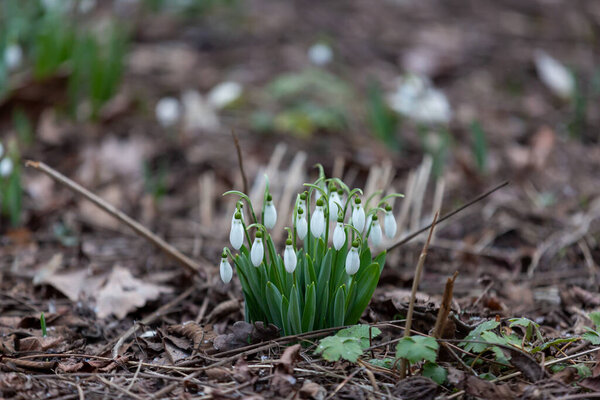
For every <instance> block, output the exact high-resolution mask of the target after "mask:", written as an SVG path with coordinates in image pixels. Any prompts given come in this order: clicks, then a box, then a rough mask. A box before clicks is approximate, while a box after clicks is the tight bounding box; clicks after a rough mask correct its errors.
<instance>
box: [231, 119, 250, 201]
mask: <svg viewBox="0 0 600 400" xmlns="http://www.w3.org/2000/svg"><path fill="white" fill-rule="evenodd" d="M231 136H233V144H234V145H235V150H236V151H237V156H238V163H239V166H240V174H241V175H242V184H243V185H244V186H243V187H244V193H246V194H248V178H246V171H245V170H244V159H243V158H242V148H241V147H240V140H239V138H238V135H237V133H235V131H234V130H233V129H232V130H231Z"/></svg>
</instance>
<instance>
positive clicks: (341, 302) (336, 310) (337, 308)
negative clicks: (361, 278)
mask: <svg viewBox="0 0 600 400" xmlns="http://www.w3.org/2000/svg"><path fill="white" fill-rule="evenodd" d="M345 315H346V285H342V286H340V287H339V288H338V289H337V291H336V292H335V300H334V301H333V326H343V325H344V317H345Z"/></svg>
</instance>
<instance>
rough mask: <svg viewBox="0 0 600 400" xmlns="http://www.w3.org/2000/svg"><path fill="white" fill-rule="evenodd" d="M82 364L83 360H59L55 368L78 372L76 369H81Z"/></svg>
mask: <svg viewBox="0 0 600 400" xmlns="http://www.w3.org/2000/svg"><path fill="white" fill-rule="evenodd" d="M84 365H85V364H84V363H83V361H77V362H75V361H73V360H67V361H64V362H59V363H58V366H57V367H56V368H57V369H58V370H60V371H62V372H65V373H69V372H78V371H80V370H82V369H83V367H84Z"/></svg>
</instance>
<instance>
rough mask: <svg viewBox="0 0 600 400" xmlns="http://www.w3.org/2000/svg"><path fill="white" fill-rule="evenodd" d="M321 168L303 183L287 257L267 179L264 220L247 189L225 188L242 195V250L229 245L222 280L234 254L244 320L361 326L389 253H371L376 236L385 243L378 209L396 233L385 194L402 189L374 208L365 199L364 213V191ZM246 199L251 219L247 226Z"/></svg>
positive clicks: (235, 221) (237, 233)
mask: <svg viewBox="0 0 600 400" xmlns="http://www.w3.org/2000/svg"><path fill="white" fill-rule="evenodd" d="M320 172H321V173H320V177H319V179H317V181H316V182H314V183H312V184H310V183H307V184H305V186H306V188H307V190H306V191H305V192H303V193H300V194H299V195H298V196H297V199H296V203H295V206H294V210H293V214H292V226H291V227H288V228H286V230H287V231H288V238H287V240H286V242H285V247H284V249H283V252H282V254H281V255H280V254H278V252H277V251H276V248H275V244H274V242H273V239H272V237H271V233H270V230H271V229H273V227H274V226H275V224H276V220H277V210H276V209H275V205H274V203H273V197H272V195H271V194H270V193H269V188H268V185H267V188H266V189H265V196H264V201H263V205H262V208H261V210H262V213H261V214H260V215H259V216H260V217H261V220H260V221H259V220H258V219H257V218H256V215H255V214H254V207H253V206H252V204H251V202H250V199H249V198H248V196H247V195H245V194H244V193H242V192H239V191H230V192H227V193H225V194H235V195H237V196H239V197H240V202H238V203H237V204H236V210H235V212H234V214H233V218H232V222H231V232H230V236H229V238H230V242H231V246H232V247H233V248H234V249H235V250H237V251H238V253H237V254H235V255H234V254H232V253H231V251H230V250H229V249H228V248H225V249H224V250H223V254H222V256H221V262H220V265H219V267H220V275H221V278H222V280H223V281H224V282H225V283H228V282H229V281H230V280H231V278H232V275H233V271H232V268H231V265H230V263H229V261H228V258H230V259H231V260H232V261H233V263H234V264H235V270H236V272H237V275H238V277H239V279H240V283H241V285H242V291H243V294H244V299H245V315H246V320H247V321H249V322H256V321H262V322H264V323H272V324H275V325H276V326H277V327H279V328H280V329H281V331H282V332H283V334H285V335H291V334H298V333H302V332H309V331H312V330H316V329H323V328H329V327H336V326H342V325H352V324H356V323H357V322H358V320H359V318H360V316H361V315H362V313H363V312H364V310H365V308H366V307H367V305H368V304H369V301H370V300H371V297H372V296H373V292H374V291H375V288H376V287H377V283H378V281H379V276H380V275H381V271H382V270H383V266H384V263H385V256H386V253H385V251H381V252H380V253H378V254H377V255H376V256H375V257H373V255H372V253H371V249H370V248H369V245H368V242H369V241H370V243H371V245H372V246H375V247H379V246H380V244H381V243H382V241H383V235H382V229H381V226H380V222H379V219H378V216H377V213H381V216H382V217H383V218H384V228H385V234H386V237H388V238H389V236H393V234H395V220H394V221H391V220H390V218H391V219H394V217H393V214H392V209H391V207H390V206H389V205H387V204H386V203H385V200H386V199H389V198H390V197H402V195H401V194H396V193H394V194H391V195H388V196H386V197H384V198H383V200H382V201H381V202H379V204H377V206H375V207H373V208H369V204H368V203H369V201H368V200H367V202H366V207H367V210H366V212H365V208H364V207H365V206H363V204H362V201H361V198H360V197H361V196H362V190H360V189H352V190H350V189H349V188H348V186H347V185H346V184H344V182H342V181H341V180H340V179H337V178H329V179H326V178H325V176H324V174H323V170H322V168H320ZM369 200H370V199H369ZM242 201H245V202H246V203H247V206H248V209H249V210H250V213H251V218H252V219H253V220H251V221H250V222H249V224H246V223H245V221H244V215H243V214H242V208H243V207H242ZM311 204H313V206H314V209H313V208H311ZM382 206H385V208H382ZM311 210H312V212H311ZM346 221H348V222H346ZM392 225H393V226H392ZM389 234H392V235H389ZM252 235H253V236H254V240H253V241H251V240H252V239H251V237H252ZM245 242H246V243H247V244H248V247H247V246H246V244H245Z"/></svg>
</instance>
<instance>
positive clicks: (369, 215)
mask: <svg viewBox="0 0 600 400" xmlns="http://www.w3.org/2000/svg"><path fill="white" fill-rule="evenodd" d="M316 193H319V192H318V191H317V192H316ZM315 197H317V200H316V202H315V208H314V210H313V212H312V213H311V216H310V233H311V234H312V236H313V237H314V238H323V239H326V237H327V236H328V232H329V225H330V222H331V223H332V224H333V227H334V228H333V234H332V235H331V237H330V240H331V242H332V244H333V248H334V249H335V250H336V251H339V250H341V249H342V247H343V246H344V245H345V244H346V243H349V244H350V249H349V251H348V252H347V254H346V262H345V267H346V272H347V273H348V275H354V274H355V273H356V272H357V271H358V270H359V268H360V256H359V247H360V241H361V240H367V239H368V240H369V241H370V242H371V244H372V245H374V246H380V245H381V243H382V241H383V236H384V235H385V236H386V237H387V238H388V239H392V238H394V236H395V235H396V230H397V225H396V219H395V218H394V214H393V212H392V207H391V206H390V205H388V204H387V203H383V207H384V208H381V207H375V208H373V209H371V210H369V211H368V212H365V209H364V207H363V204H362V200H361V198H360V197H359V195H358V193H356V192H352V193H350V198H349V199H348V200H347V202H348V203H346V206H345V205H344V204H345V203H344V197H345V192H344V190H342V189H339V190H338V189H336V187H335V186H334V185H332V186H330V188H329V191H328V194H327V199H326V197H325V196H322V195H317V196H315ZM350 204H351V210H352V211H351V213H349V214H350V221H349V223H348V224H346V223H344V214H345V211H346V208H347V207H348V206H349V205H350ZM307 207H308V205H307V192H303V193H301V194H299V195H298V198H297V200H296V206H295V209H294V210H295V212H294V217H293V223H292V225H293V228H292V230H289V233H290V235H289V237H288V239H287V240H286V244H285V249H284V252H283V264H284V267H285V270H286V271H287V272H288V273H290V274H291V273H294V271H295V270H296V265H297V264H298V259H297V253H296V248H295V243H294V240H293V239H292V232H293V233H294V234H295V235H294V236H293V237H294V238H295V237H296V236H297V238H298V239H300V240H304V239H305V238H306V235H307V233H308V230H309V224H308V221H307V212H306V210H307ZM378 212H381V213H383V215H384V216H383V230H382V227H381V224H380V222H379V218H378V216H377V213H378ZM327 215H329V217H327ZM262 216H263V218H262V221H263V223H262V225H261V224H254V225H255V226H257V228H258V229H257V231H256V234H255V238H254V241H253V242H252V245H251V247H250V261H251V262H252V265H253V266H254V267H257V268H258V267H259V266H260V265H261V264H262V263H263V261H264V257H265V244H264V241H265V235H267V234H268V233H267V230H270V229H272V228H273V227H274V226H275V224H276V222H277V210H276V208H275V205H274V204H273V199H272V196H271V195H270V194H267V195H266V196H265V202H264V205H263V214H262ZM332 216H333V217H332ZM245 237H246V238H247V239H248V243H250V236H249V234H248V231H247V229H246V226H245V225H244V215H243V206H242V202H241V201H239V202H238V203H237V205H236V209H235V211H234V213H233V216H232V219H231V229H230V232H229V242H230V243H231V246H232V247H233V248H234V249H235V250H239V249H240V248H241V247H242V245H243V243H244V239H245ZM228 252H229V251H228V249H227V248H225V249H224V250H223V255H222V258H221V263H220V274H221V279H222V280H223V282H225V283H229V282H230V281H231V278H232V271H233V270H232V267H231V264H230V263H229V261H228V259H227V254H228Z"/></svg>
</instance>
